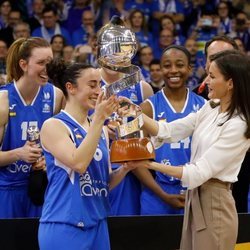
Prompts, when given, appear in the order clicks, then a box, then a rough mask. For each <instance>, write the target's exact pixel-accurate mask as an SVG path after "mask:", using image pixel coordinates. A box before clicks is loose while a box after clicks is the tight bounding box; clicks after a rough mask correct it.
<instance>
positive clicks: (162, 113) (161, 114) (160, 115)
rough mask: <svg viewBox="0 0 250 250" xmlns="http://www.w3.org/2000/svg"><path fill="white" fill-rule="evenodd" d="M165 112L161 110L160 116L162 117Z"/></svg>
mask: <svg viewBox="0 0 250 250" xmlns="http://www.w3.org/2000/svg"><path fill="white" fill-rule="evenodd" d="M164 113H165V112H161V113H160V114H159V115H157V116H158V117H159V118H161V117H162V116H163V115H164Z"/></svg>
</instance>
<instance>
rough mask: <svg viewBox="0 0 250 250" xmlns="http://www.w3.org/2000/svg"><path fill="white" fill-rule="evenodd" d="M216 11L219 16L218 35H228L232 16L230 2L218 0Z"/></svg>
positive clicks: (231, 24) (230, 29) (230, 30)
mask: <svg viewBox="0 0 250 250" xmlns="http://www.w3.org/2000/svg"><path fill="white" fill-rule="evenodd" d="M217 12H218V16H219V18H220V24H219V27H218V35H228V34H229V33H231V32H232V26H233V23H232V18H231V9H230V4H229V2H227V1H220V2H219V4H218V5H217Z"/></svg>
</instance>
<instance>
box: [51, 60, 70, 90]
mask: <svg viewBox="0 0 250 250" xmlns="http://www.w3.org/2000/svg"><path fill="white" fill-rule="evenodd" d="M65 70H66V64H65V62H64V60H63V59H61V58H56V59H53V60H52V61H51V62H50V63H49V64H47V74H48V77H49V80H50V81H51V82H52V83H53V84H54V85H55V86H57V87H60V88H61V87H62V85H63V84H64V83H63V82H62V79H63V75H64V71H65Z"/></svg>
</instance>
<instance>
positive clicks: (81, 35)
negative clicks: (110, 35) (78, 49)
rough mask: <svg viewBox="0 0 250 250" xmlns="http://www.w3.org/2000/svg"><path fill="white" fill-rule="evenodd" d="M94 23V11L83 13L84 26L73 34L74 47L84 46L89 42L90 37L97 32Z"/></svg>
mask: <svg viewBox="0 0 250 250" xmlns="http://www.w3.org/2000/svg"><path fill="white" fill-rule="evenodd" d="M94 21H95V19H94V15H93V13H92V11H90V10H85V11H84V12H83V13H82V26H81V27H80V28H79V29H77V30H75V31H74V32H73V34H72V43H73V45H74V46H78V45H83V44H86V43H87V42H88V35H89V34H93V33H94V32H95V25H94Z"/></svg>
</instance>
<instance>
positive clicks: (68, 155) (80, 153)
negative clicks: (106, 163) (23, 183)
mask: <svg viewBox="0 0 250 250" xmlns="http://www.w3.org/2000/svg"><path fill="white" fill-rule="evenodd" d="M114 99H115V98H114V97H110V98H109V99H108V100H103V93H101V94H100V95H99V97H98V101H97V102H99V103H98V104H97V106H98V107H97V106H96V109H95V113H94V116H93V120H92V122H91V124H90V127H89V130H88V133H87V135H86V137H85V138H84V140H83V141H82V143H81V144H80V146H79V147H78V148H76V147H75V145H74V143H73V142H72V140H71V139H70V132H69V131H68V130H67V128H66V127H65V126H64V125H63V124H62V123H61V122H60V121H59V120H56V119H54V118H51V119H49V120H47V121H46V122H45V123H44V125H43V127H42V130H41V141H42V144H43V146H44V148H45V149H46V150H48V151H49V152H50V153H51V154H53V155H54V156H55V158H56V159H58V160H59V161H60V162H62V163H63V164H64V165H66V166H68V167H69V168H71V169H73V170H74V171H76V172H78V173H84V172H85V171H86V169H87V168H88V166H89V163H90V161H91V160H92V158H93V155H94V153H95V151H96V148H97V145H98V142H99V138H100V135H101V132H102V128H103V123H104V121H105V120H106V119H107V118H108V117H109V116H110V114H111V113H112V112H113V111H114V110H115V108H116V106H117V103H116V102H115V101H114ZM52 142H53V143H52Z"/></svg>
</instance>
